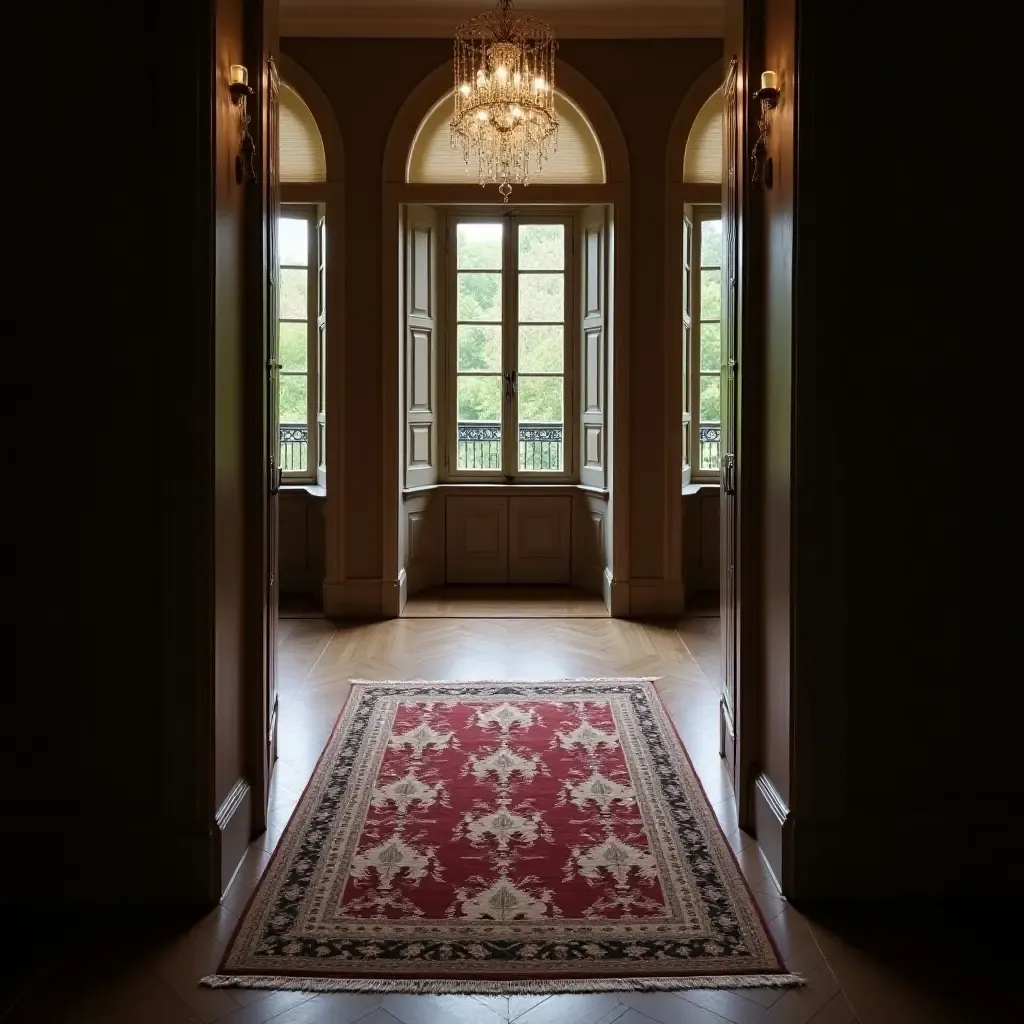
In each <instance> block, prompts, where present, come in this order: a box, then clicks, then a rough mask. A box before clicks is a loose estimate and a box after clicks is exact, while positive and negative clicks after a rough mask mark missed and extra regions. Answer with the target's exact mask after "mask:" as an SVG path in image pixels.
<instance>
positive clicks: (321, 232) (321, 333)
mask: <svg viewBox="0 0 1024 1024" xmlns="http://www.w3.org/2000/svg"><path fill="white" fill-rule="evenodd" d="M322 211H323V207H322V206H321V207H320V209H319V211H318V213H317V219H316V395H317V397H316V458H317V466H316V479H317V483H318V484H320V486H321V487H323V486H324V485H325V484H326V482H327V221H326V218H325V217H324V215H323V212H322Z"/></svg>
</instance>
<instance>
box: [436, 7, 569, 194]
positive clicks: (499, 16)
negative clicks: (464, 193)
mask: <svg viewBox="0 0 1024 1024" xmlns="http://www.w3.org/2000/svg"><path fill="white" fill-rule="evenodd" d="M557 45H558V44H557V43H556V42H555V36H554V33H553V32H552V31H551V28H550V26H548V25H546V24H544V22H542V21H538V20H536V19H535V18H531V17H530V16H529V15H521V14H517V13H516V12H515V11H514V10H513V9H512V0H498V6H497V8H496V9H495V10H494V11H490V12H488V13H486V14H481V15H480V16H479V17H476V18H472V19H471V20H470V21H467V22H464V23H463V24H462V25H460V26H459V27H458V28H457V29H456V30H455V114H454V116H453V117H452V120H451V130H452V147H453V148H456V149H461V150H462V154H463V156H464V157H465V160H466V167H467V170H468V168H469V159H470V157H471V156H475V157H476V160H477V173H478V177H479V180H480V184H481V185H485V184H486V183H487V182H488V181H496V182H499V185H498V191H499V192H500V193H501V195H502V196H503V197H504V199H505V202H506V203H507V202H508V197H509V195H510V194H511V192H512V183H513V182H516V183H521V184H523V185H528V184H529V182H530V175H531V174H536V173H537V172H539V171H540V169H541V168H542V167H543V166H544V161H545V160H546V159H547V158H548V156H549V155H550V154H551V152H553V150H554V148H555V146H557V143H558V118H557V117H556V116H555V49H556V47H557Z"/></svg>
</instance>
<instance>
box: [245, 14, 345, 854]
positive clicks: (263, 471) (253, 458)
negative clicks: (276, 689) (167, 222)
mask: <svg viewBox="0 0 1024 1024" xmlns="http://www.w3.org/2000/svg"><path fill="white" fill-rule="evenodd" d="M268 20H270V19H268ZM271 33H273V34H271ZM248 52H250V53H252V54H253V55H254V58H253V63H252V64H251V65H250V67H258V68H259V69H260V73H259V74H258V75H252V76H251V79H255V82H254V92H255V95H254V97H253V102H254V103H255V106H256V110H257V111H258V120H257V119H256V118H254V121H256V123H257V124H258V126H259V130H258V131H257V132H256V133H255V136H256V139H255V141H256V147H257V157H256V161H257V167H258V168H259V172H258V173H259V184H257V185H250V186H249V187H248V197H247V202H248V207H247V226H248V230H249V232H250V235H249V237H250V238H251V239H259V240H260V241H259V242H258V243H256V242H252V243H250V245H249V246H248V251H249V260H250V263H249V265H248V268H247V269H248V280H249V281H250V282H251V290H250V295H249V298H248V300H247V314H248V321H247V322H248V323H249V325H250V328H249V334H250V337H252V338H259V339H261V342H260V345H259V348H258V352H259V358H256V357H255V356H253V357H252V358H251V359H250V360H249V362H248V365H247V377H246V398H247V403H248V407H249V410H250V411H249V413H248V414H247V445H248V448H249V456H248V465H249V473H250V483H249V486H248V497H247V539H246V552H247V557H246V570H247V571H248V572H251V573H253V574H254V577H253V579H252V581H251V582H250V584H249V585H248V591H249V595H250V604H249V609H248V628H247V642H246V646H247V666H248V668H247V678H248V684H247V707H248V711H247V715H246V738H245V739H246V752H247V761H248V777H249V783H250V785H251V787H252V790H253V836H257V835H259V834H261V833H262V832H263V831H265V829H266V818H267V799H268V797H269V792H270V781H271V776H272V771H273V765H270V764H268V763H267V760H266V756H265V747H266V740H267V729H268V723H267V722H266V716H265V715H264V713H263V708H264V706H265V704H266V695H267V687H268V685H269V682H270V679H269V671H270V665H269V659H268V646H267V644H268V636H267V633H268V629H267V598H268V595H267V586H266V584H267V574H268V564H267V563H268V556H267V552H268V550H269V538H268V535H267V530H268V511H269V501H270V493H269V490H270V481H269V477H268V463H269V459H268V452H267V447H266V439H267V438H268V436H269V435H268V430H267V419H266V417H267V392H266V353H265V345H266V332H267V329H268V323H267V309H268V305H267V298H268V296H267V292H266V281H267V252H266V216H267V207H266V204H265V187H264V183H265V182H266V174H267V150H266V132H267V123H266V78H267V60H268V58H269V57H270V56H273V58H274V60H275V63H276V64H277V68H278V74H279V77H280V79H281V80H282V81H284V82H286V83H287V84H288V85H290V86H291V87H292V88H293V89H295V91H296V92H297V93H298V94H299V96H300V97H301V98H302V100H303V102H304V103H305V104H306V106H307V107H309V109H310V111H311V112H312V114H313V118H314V120H315V121H316V125H317V128H318V130H319V132H320V138H321V140H322V141H323V146H324V156H325V159H326V165H327V180H326V181H323V182H313V183H309V184H281V185H280V195H281V200H282V202H291V203H306V204H309V205H317V206H322V207H323V210H324V216H325V217H326V221H327V239H326V244H327V254H326V255H327V281H326V291H327V294H326V306H327V346H328V358H327V380H326V401H327V416H326V418H327V422H326V454H327V473H326V476H327V481H328V486H327V498H326V502H325V508H324V519H325V525H324V529H325V538H324V540H325V569H324V571H325V576H327V577H328V578H330V577H331V575H332V574H333V573H338V574H341V573H343V565H344V511H345V510H344V503H343V501H342V494H341V488H340V486H339V484H340V482H341V481H343V480H344V472H345V452H344V447H343V444H342V441H343V438H344V414H345V408H344V399H345V389H344V366H345V319H344V313H345V309H344V305H343V300H344V281H345V249H344V239H345V234H344V227H345V209H344V198H345V178H344V173H345V149H344V145H343V142H342V137H341V131H340V129H339V127H338V122H337V119H336V117H335V114H334V110H333V108H332V107H331V104H330V101H329V100H328V99H327V97H326V95H325V94H324V92H323V90H322V89H321V88H320V87H319V85H317V83H316V81H315V80H314V79H313V78H312V76H311V75H310V74H309V73H308V72H307V71H306V70H305V69H304V68H302V67H301V65H299V64H297V63H296V62H295V61H294V60H292V59H291V58H290V57H289V56H288V55H287V54H283V53H280V51H279V48H278V40H277V36H276V25H268V26H267V28H266V30H265V33H264V35H263V36H262V37H261V38H254V39H251V40H250V41H249V46H248ZM257 55H258V59H256V58H257ZM254 350H255V349H254ZM331 481H336V482H337V483H336V484H335V486H333V487H332V486H330V482H331Z"/></svg>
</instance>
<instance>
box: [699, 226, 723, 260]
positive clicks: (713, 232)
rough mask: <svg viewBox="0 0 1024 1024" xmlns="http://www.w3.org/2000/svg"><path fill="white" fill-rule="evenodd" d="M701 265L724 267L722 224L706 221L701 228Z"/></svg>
mask: <svg viewBox="0 0 1024 1024" xmlns="http://www.w3.org/2000/svg"><path fill="white" fill-rule="evenodd" d="M700 265H701V266H702V267H720V266H721V265H722V222H721V221H720V220H706V221H703V222H702V223H701V226H700Z"/></svg>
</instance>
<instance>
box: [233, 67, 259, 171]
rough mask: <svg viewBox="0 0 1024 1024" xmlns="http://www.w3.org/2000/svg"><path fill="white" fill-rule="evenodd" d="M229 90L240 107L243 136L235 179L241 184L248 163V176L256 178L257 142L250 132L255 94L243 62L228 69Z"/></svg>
mask: <svg viewBox="0 0 1024 1024" xmlns="http://www.w3.org/2000/svg"><path fill="white" fill-rule="evenodd" d="M228 91H229V92H230V93H231V102H232V103H233V104H234V105H235V106H236V107H238V128H239V131H240V133H241V138H240V140H239V143H238V155H237V156H236V157H235V180H236V181H237V182H238V183H239V185H241V183H242V182H243V181H244V180H245V178H246V165H248V167H249V173H248V177H249V178H250V180H252V181H255V180H256V143H255V142H253V140H252V136H251V135H250V134H249V120H250V118H249V97H250V96H252V95H253V91H252V88H251V86H250V85H249V71H248V69H247V68H246V67H245V66H244V65H242V64H232V65H231V67H230V68H229V69H228Z"/></svg>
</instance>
